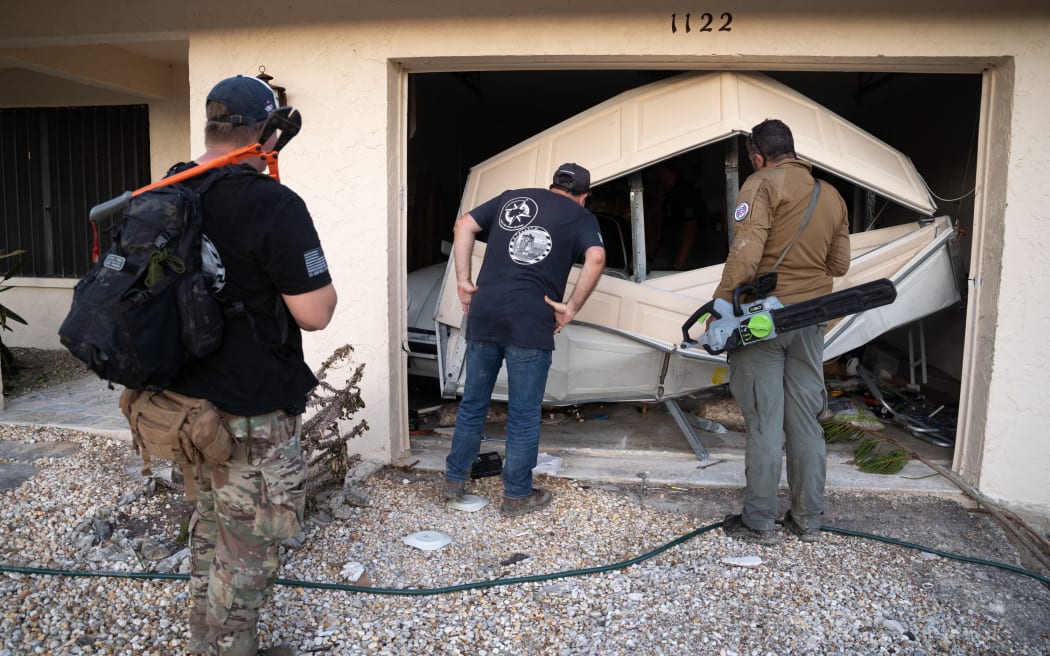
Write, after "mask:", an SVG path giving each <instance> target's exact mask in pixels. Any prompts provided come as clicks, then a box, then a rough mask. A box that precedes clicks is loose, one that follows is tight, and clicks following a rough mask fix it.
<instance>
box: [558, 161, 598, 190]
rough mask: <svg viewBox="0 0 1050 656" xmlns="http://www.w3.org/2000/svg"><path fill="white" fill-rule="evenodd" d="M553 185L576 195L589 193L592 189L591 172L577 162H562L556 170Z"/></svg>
mask: <svg viewBox="0 0 1050 656" xmlns="http://www.w3.org/2000/svg"><path fill="white" fill-rule="evenodd" d="M551 186H552V187H557V188H559V189H564V190H565V191H567V192H569V193H571V194H576V195H579V194H584V193H587V192H588V191H590V189H591V172H590V171H588V170H587V169H585V168H583V167H582V166H580V165H579V164H576V163H575V162H569V163H566V164H562V165H561V166H559V167H558V170H556V171H555V172H554V180H553V181H552V182H551Z"/></svg>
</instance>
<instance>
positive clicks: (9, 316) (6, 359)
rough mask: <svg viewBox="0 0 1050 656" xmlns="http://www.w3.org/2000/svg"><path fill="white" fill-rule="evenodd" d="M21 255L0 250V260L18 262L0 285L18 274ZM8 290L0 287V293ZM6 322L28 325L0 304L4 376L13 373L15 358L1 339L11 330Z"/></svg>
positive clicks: (1, 351)
mask: <svg viewBox="0 0 1050 656" xmlns="http://www.w3.org/2000/svg"><path fill="white" fill-rule="evenodd" d="M23 254H25V251H23V250H19V251H11V252H10V253H7V252H4V251H3V250H0V260H6V259H8V258H12V257H17V258H18V261H17V262H16V263H15V264H14V266H12V267H11V268H10V269H8V270H7V272H6V273H4V278H3V280H0V284H3V283H5V282H7V281H8V280H10V279H11V278H13V277H14V276H16V275H18V272H19V271H21V270H22V255H23ZM9 289H11V287H10V286H7V287H0V292H6V291H7V290H9ZM8 321H17V322H18V323H20V324H22V325H28V324H27V323H26V320H25V319H23V318H22V317H20V316H18V314H17V313H16V312H15V311H14V310H12V309H11V308H9V307H7V306H6V305H4V304H3V303H0V367H2V370H3V372H4V373H5V374H6V373H13V372H14V371H15V356H14V355H13V354H12V353H11V351H10V349H8V348H7V347H6V346H4V339H3V331H5V330H11V329H12V328H11V326H9V325H8Z"/></svg>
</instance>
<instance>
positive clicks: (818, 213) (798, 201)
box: [715, 160, 850, 304]
mask: <svg viewBox="0 0 1050 656" xmlns="http://www.w3.org/2000/svg"><path fill="white" fill-rule="evenodd" d="M811 171H812V165H811V164H810V163H809V162H804V161H801V160H785V161H783V162H780V163H778V164H777V165H775V166H772V167H769V168H764V169H761V170H759V171H756V172H755V173H753V174H752V175H751V176H749V177H748V179H747V180H746V181H745V182H744V186H743V187H741V188H740V195H739V197H738V200H739V202H738V204H737V206H736V209H735V212H734V217H733V218H734V220H735V221H736V223H735V225H734V234H733V243H732V245H731V246H730V248H729V256H728V258H727V259H726V264H725V269H724V270H723V272H722V281H721V282H720V283H719V285H718V288H717V289H716V290H715V297H716V298H723V299H726V300H732V298H733V290H734V289H736V288H737V287H739V286H740V285H743V284H750V283H753V282H754V281H755V277H756V276H757V275H758V274H761V273H766V272H768V271H769V270H770V269H772V268H773V265H774V264H775V263H776V261H777V258H779V257H780V255H781V254H782V253H783V252H784V249H786V248H787V245H788V244H789V243H790V242H791V240H792V239H793V238H794V237H795V234H796V233H797V232H798V229H799V226H800V225H801V223H802V219H803V217H804V216H805V214H806V208H807V207H808V206H809V201H810V196H811V195H812V193H813V185H814V180H813V175H812V173H811ZM849 258H850V242H849V220H848V216H847V214H846V203H845V202H844V201H843V200H842V196H840V195H839V193H838V191H836V190H835V188H834V187H832V186H831V185H830V184H827V183H821V187H820V199H819V200H818V201H817V206H816V208H815V209H814V211H813V217H812V218H811V219H810V221H809V224H808V225H807V226H806V227H805V229H804V230H803V231H802V234H801V236H799V238H798V241H796V242H795V245H794V246H792V247H791V250H790V251H788V254H787V255H786V256H785V257H784V259H783V261H782V262H781V263H780V265H779V266H778V267H777V270H776V272H777V276H778V282H777V287H776V289H775V290H774V291H773V294H772V295H773V296H776V297H777V298H778V299H779V300H780V301H781V302H782V303H784V304H787V303H795V302H798V301H804V300H808V299H811V298H815V297H817V296H822V295H824V294H829V293H831V286H832V278H833V277H834V276H841V275H843V274H845V273H846V271H848V270H849Z"/></svg>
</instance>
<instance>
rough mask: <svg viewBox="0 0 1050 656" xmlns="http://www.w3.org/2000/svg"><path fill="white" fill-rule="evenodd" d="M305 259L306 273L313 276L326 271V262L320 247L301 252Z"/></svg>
mask: <svg viewBox="0 0 1050 656" xmlns="http://www.w3.org/2000/svg"><path fill="white" fill-rule="evenodd" d="M303 257H304V258H305V259H306V275H308V276H309V277H311V278H313V277H314V276H319V275H321V274H322V273H324V272H325V271H328V262H327V261H326V260H325V259H324V252H323V251H322V250H321V248H320V247H317V248H315V249H313V250H309V251H306V252H305V253H303Z"/></svg>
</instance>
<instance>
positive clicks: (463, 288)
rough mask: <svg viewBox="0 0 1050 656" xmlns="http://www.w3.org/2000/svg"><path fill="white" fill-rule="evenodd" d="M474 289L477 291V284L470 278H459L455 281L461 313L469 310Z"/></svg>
mask: <svg viewBox="0 0 1050 656" xmlns="http://www.w3.org/2000/svg"><path fill="white" fill-rule="evenodd" d="M476 291H478V286H477V285H475V284H474V283H472V282H471V281H470V280H460V281H459V282H458V283H456V293H457V294H459V302H460V304H462V305H463V314H466V313H467V312H468V311H469V310H470V299H472V298H474V292H476Z"/></svg>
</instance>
